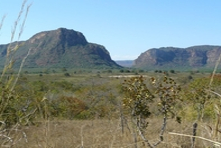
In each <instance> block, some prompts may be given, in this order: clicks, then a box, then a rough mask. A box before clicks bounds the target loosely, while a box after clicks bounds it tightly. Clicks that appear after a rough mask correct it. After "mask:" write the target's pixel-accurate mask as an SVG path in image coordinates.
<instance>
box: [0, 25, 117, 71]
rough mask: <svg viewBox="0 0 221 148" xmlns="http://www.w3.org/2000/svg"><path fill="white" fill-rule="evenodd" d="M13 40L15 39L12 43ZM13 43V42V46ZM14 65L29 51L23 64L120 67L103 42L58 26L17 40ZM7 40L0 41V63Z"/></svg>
mask: <svg viewBox="0 0 221 148" xmlns="http://www.w3.org/2000/svg"><path fill="white" fill-rule="evenodd" d="M14 44H15V43H14ZM14 44H13V46H14ZM19 44H20V46H21V47H20V48H19V49H18V51H17V53H16V55H15V57H16V62H15V67H16V66H19V64H20V62H21V60H22V59H23V57H24V56H26V54H27V53H28V50H29V49H30V51H31V52H30V55H29V56H28V58H27V59H26V62H25V64H24V67H26V68H33V67H34V68H35V67H44V68H46V67H54V68H59V67H67V68H120V67H121V66H120V65H118V64H116V63H115V62H114V61H113V60H112V59H111V57H110V54H109V52H108V51H107V50H106V49H105V47H104V46H102V45H98V44H94V43H89V42H87V40H86V38H85V37H84V35H83V34H82V33H81V32H77V31H74V30H69V29H66V28H59V29H57V30H52V31H44V32H40V33H37V34H35V35H34V36H33V37H31V38H30V39H29V40H27V41H23V42H19ZM7 47H8V44H6V45H0V66H1V67H2V66H3V65H4V60H5V57H6V49H7Z"/></svg>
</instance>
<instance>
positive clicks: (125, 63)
mask: <svg viewBox="0 0 221 148" xmlns="http://www.w3.org/2000/svg"><path fill="white" fill-rule="evenodd" d="M115 62H116V63H117V64H118V65H120V66H123V67H132V66H133V64H134V60H116V61H115Z"/></svg>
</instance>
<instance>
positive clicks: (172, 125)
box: [1, 69, 221, 148]
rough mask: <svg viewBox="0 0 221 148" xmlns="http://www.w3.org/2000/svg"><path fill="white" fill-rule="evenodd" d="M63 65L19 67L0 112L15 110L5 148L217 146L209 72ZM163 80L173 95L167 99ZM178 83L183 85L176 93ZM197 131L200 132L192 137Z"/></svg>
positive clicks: (217, 108) (216, 86) (215, 99)
mask: <svg viewBox="0 0 221 148" xmlns="http://www.w3.org/2000/svg"><path fill="white" fill-rule="evenodd" d="M58 71H59V70H57V72H52V71H47V72H41V71H40V72H28V71H27V70H25V71H24V72H22V73H21V75H20V77H19V79H18V81H17V84H16V87H15V89H14V90H15V92H16V93H13V95H14V99H15V100H12V101H11V102H12V104H11V106H10V107H11V108H8V109H7V110H6V111H5V112H4V113H3V114H6V113H10V112H11V113H10V115H9V116H8V117H7V118H5V123H7V122H8V124H9V125H8V126H7V128H4V130H6V131H7V132H6V131H3V130H2V134H1V135H2V143H1V146H2V147H7V146H12V147H29V148H31V147H33V148H34V147H53V148H60V147H65V148H67V147H76V148H78V147H79V148H80V147H81V148H82V147H85V148H87V147H88V148H89V147H91V148H92V147H94V148H98V147H101V148H106V147H116V148H117V147H122V148H123V147H129V148H130V147H131V148H135V147H136V148H140V147H155V146H154V144H156V143H159V144H157V146H156V147H182V148H185V147H191V146H194V147H212V146H214V143H215V142H219V140H220V139H219V138H220V133H219V126H220V125H219V124H220V123H219V118H220V117H219V115H220V102H219V97H218V96H217V95H215V94H211V93H209V92H208V91H207V89H208V88H207V87H208V86H209V83H210V82H211V73H202V72H194V71H191V72H176V71H170V72H166V73H165V72H158V71H149V72H144V71H140V72H139V71H135V70H132V69H128V70H125V71H124V72H122V71H119V70H113V71H110V70H109V71H74V70H67V69H66V70H65V71H62V70H60V72H58ZM67 73H68V75H67ZM7 76H8V77H9V79H10V77H11V78H14V77H13V74H10V73H8V74H7ZM153 78H154V81H151V80H153ZM165 78H166V79H168V81H167V80H165ZM172 80H173V81H172ZM153 82H154V83H153ZM174 82H175V83H174ZM220 82H221V79H220V75H219V74H216V75H214V77H213V83H212V84H213V85H211V90H213V92H216V93H219V91H220V88H219V86H220ZM135 84H136V85H135ZM155 84H158V85H155ZM164 85H165V88H164V89H167V88H169V89H167V90H166V91H168V92H172V93H173V92H176V94H174V93H173V94H171V93H167V95H165V96H166V97H162V96H163V95H162V94H163V92H164V90H163V89H162V87H161V86H164ZM140 86H142V87H140ZM166 86H167V87H166ZM175 86H179V87H180V88H181V90H180V91H179V92H178V89H177V91H175V89H176V87H175ZM128 88H129V89H128ZM144 88H145V89H144ZM161 89H162V90H163V91H162V90H161ZM128 90H132V91H128ZM143 90H144V91H143ZM157 90H158V93H156V92H157ZM171 90H172V91H171ZM147 92H150V93H151V94H153V96H154V98H153V100H151V101H148V100H147V104H146V106H145V108H146V109H148V111H147V110H143V108H142V107H143V106H142V104H145V103H146V102H143V103H142V104H141V106H139V105H138V106H136V105H135V106H134V104H137V103H139V100H140V101H144V100H145V99H150V98H148V97H146V95H147ZM159 92H160V93H161V94H160V93H159ZM144 94H145V95H144ZM173 95H176V97H172V96H173ZM139 96H143V97H139ZM168 96H170V97H168ZM2 97H3V96H2ZM162 98H163V99H164V98H166V102H167V103H166V105H167V106H170V107H169V108H168V109H167V110H168V111H166V112H162V110H161V107H163V106H162V105H161V104H160V101H161V103H162V100H161V99H162ZM171 98H173V99H171ZM128 100H130V101H129V102H130V103H128ZM27 102H28V103H27ZM24 106H26V110H25V111H24V112H22V111H21V110H23V109H24ZM164 107H165V106H164ZM14 110H15V111H14ZM133 112H138V113H137V114H134V113H133ZM144 113H150V114H148V115H147V116H145V114H144ZM165 115H166V116H165ZM9 117H10V118H9ZM165 117H166V118H165ZM23 118H24V119H25V120H23ZM141 121H145V123H147V122H148V124H147V126H143V125H142V124H143V122H141ZM138 123H139V124H138ZM194 123H195V124H197V125H198V126H197V128H195V129H194V126H193V124H194ZM18 125H19V126H18ZM141 125H142V126H141ZM2 128H3V127H2ZM194 130H195V133H194ZM215 130H217V131H215ZM192 136H198V137H196V138H195V141H194V140H193V139H194V138H192ZM208 140H211V141H212V142H211V141H208ZM193 144H194V145H193ZM218 144H219V143H218Z"/></svg>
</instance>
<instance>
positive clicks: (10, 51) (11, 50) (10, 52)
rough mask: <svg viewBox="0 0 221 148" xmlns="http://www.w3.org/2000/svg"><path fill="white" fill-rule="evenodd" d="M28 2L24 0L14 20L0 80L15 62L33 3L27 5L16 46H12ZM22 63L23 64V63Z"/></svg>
mask: <svg viewBox="0 0 221 148" xmlns="http://www.w3.org/2000/svg"><path fill="white" fill-rule="evenodd" d="M26 3H27V0H24V1H23V3H22V6H21V9H20V11H19V14H18V17H17V19H16V21H15V22H14V26H13V29H12V32H11V40H10V43H9V45H8V47H7V56H6V61H5V65H4V69H3V72H2V75H1V79H0V81H2V79H3V77H4V75H5V73H6V72H7V71H8V70H9V69H12V67H13V64H14V62H15V59H14V56H15V53H16V51H17V50H18V49H19V47H20V44H19V40H20V38H21V35H22V33H23V31H24V26H25V22H26V19H27V16H28V13H29V9H30V6H31V4H30V5H28V6H27V9H26V11H25V17H24V19H23V22H22V25H21V27H20V30H19V33H18V38H17V40H16V45H15V46H14V47H12V43H13V42H14V38H15V34H16V31H17V28H18V24H19V22H20V20H21V17H22V14H23V12H24V9H25V5H26ZM3 18H4V17H3ZM25 59H26V58H25ZM21 65H23V64H21Z"/></svg>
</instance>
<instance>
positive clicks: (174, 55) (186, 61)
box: [134, 45, 221, 70]
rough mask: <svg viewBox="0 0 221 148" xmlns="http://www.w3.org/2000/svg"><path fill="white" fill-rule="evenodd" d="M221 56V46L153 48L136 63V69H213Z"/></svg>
mask: <svg viewBox="0 0 221 148" xmlns="http://www.w3.org/2000/svg"><path fill="white" fill-rule="evenodd" d="M220 54H221V46H210V45H202V46H193V47H188V48H175V47H162V48H152V49H149V50H147V51H146V52H144V53H142V54H141V55H140V56H139V57H138V58H137V59H136V60H135V61H134V67H135V68H143V69H151V70H152V69H179V70H185V69H213V68H214V66H215V63H216V61H217V60H218V58H219V55H220Z"/></svg>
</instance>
